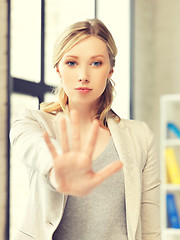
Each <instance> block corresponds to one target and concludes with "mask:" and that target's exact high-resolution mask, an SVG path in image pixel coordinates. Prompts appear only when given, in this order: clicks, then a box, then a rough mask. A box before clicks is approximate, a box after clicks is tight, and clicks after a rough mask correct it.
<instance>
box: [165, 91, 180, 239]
mask: <svg viewBox="0 0 180 240" xmlns="http://www.w3.org/2000/svg"><path fill="white" fill-rule="evenodd" d="M168 122H173V123H175V124H176V125H177V126H178V127H180V94H175V95H174V94H173V95H164V96H162V97H161V101H160V126H161V129H160V158H161V180H162V184H161V196H160V206H161V231H162V240H180V229H175V228H170V227H168V219H167V211H166V194H167V193H173V194H174V195H175V200H176V204H177V209H178V213H179V215H180V184H169V183H167V180H166V179H167V176H166V161H165V149H166V148H167V147H172V148H174V150H175V152H176V157H177V159H178V160H179V162H178V163H179V166H180V139H178V138H177V137H176V136H175V135H174V134H169V133H170V132H168V129H167V123H168Z"/></svg>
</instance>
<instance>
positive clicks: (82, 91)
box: [75, 87, 92, 94]
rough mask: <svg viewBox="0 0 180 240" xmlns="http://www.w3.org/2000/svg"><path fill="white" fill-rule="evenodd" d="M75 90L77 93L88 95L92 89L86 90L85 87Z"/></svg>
mask: <svg viewBox="0 0 180 240" xmlns="http://www.w3.org/2000/svg"><path fill="white" fill-rule="evenodd" d="M75 90H77V91H78V92H79V93H83V94H85V93H89V92H90V91H91V90H92V89H91V88H87V87H79V88H75Z"/></svg>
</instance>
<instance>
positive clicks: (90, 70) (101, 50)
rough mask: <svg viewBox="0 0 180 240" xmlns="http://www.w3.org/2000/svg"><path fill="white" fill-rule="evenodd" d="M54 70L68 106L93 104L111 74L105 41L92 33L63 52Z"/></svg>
mask: <svg viewBox="0 0 180 240" xmlns="http://www.w3.org/2000/svg"><path fill="white" fill-rule="evenodd" d="M57 72H58V73H59V74H60V77H61V78H62V86H63V89H64V91H65V93H66V94H67V96H68V102H69V105H70V106H73V105H74V106H81V105H83V104H85V105H90V106H94V104H97V102H98V99H99V98H100V96H101V95H102V93H103V92H104V90H105V88H106V81H107V78H109V77H111V75H112V73H113V69H112V67H111V65H110V59H109V53H108V49H107V46H106V44H105V43H104V42H103V41H102V40H100V39H99V38H97V37H95V36H91V37H88V38H85V39H83V40H82V41H80V42H79V43H77V44H76V45H75V46H74V47H72V48H71V49H70V50H69V51H68V52H66V53H65V55H64V56H63V58H62V59H61V61H60V62H59V64H58V67H57Z"/></svg>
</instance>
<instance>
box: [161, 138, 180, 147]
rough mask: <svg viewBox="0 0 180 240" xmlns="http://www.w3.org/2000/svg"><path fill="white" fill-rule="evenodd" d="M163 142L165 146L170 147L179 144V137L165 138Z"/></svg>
mask: <svg viewBox="0 0 180 240" xmlns="http://www.w3.org/2000/svg"><path fill="white" fill-rule="evenodd" d="M164 144H165V146H166V147H172V146H180V139H177V138H175V139H166V140H165V141H164Z"/></svg>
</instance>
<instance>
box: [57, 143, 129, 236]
mask: <svg viewBox="0 0 180 240" xmlns="http://www.w3.org/2000/svg"><path fill="white" fill-rule="evenodd" d="M118 159H119V156H118V154H117V151H116V148H115V146H114V143H113V140H112V138H111V139H110V141H109V143H108V145H107V146H106V148H105V149H104V151H103V152H102V153H101V154H100V156H98V157H97V158H96V159H95V160H94V161H93V170H94V171H98V170H100V169H102V168H103V167H105V166H107V165H108V164H110V163H111V162H113V161H116V160H118ZM74 239H75V240H94V239H98V240H118V239H120V240H127V229H126V206H125V194H124V175H123V170H122V169H121V170H120V171H118V172H117V173H115V174H113V175H112V176H111V177H109V178H108V179H106V180H105V181H104V182H103V183H102V184H100V185H99V186H98V187H96V188H95V189H94V190H93V191H92V192H91V193H90V194H89V195H88V196H85V197H75V196H69V197H68V200H67V203H66V207H65V211H64V215H63V218H62V220H61V222H60V224H59V226H58V228H57V229H56V231H55V233H54V235H53V240H74Z"/></svg>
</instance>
